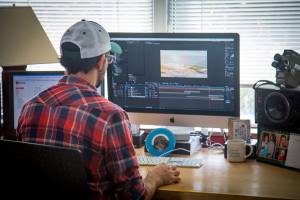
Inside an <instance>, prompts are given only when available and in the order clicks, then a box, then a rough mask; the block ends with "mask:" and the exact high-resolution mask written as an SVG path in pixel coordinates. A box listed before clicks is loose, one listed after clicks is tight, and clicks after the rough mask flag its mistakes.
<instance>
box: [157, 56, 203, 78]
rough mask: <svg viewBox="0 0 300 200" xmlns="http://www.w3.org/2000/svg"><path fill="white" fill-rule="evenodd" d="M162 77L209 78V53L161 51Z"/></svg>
mask: <svg viewBox="0 0 300 200" xmlns="http://www.w3.org/2000/svg"><path fill="white" fill-rule="evenodd" d="M160 71H161V77H170V78H171V77H172V78H176V77H181V78H207V51H199V50H160Z"/></svg>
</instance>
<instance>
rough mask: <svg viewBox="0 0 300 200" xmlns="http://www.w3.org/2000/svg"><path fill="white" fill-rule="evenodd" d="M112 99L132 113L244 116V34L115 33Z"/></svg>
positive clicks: (110, 79) (110, 76)
mask: <svg viewBox="0 0 300 200" xmlns="http://www.w3.org/2000/svg"><path fill="white" fill-rule="evenodd" d="M111 40H112V41H114V42H116V43H118V44H119V45H120V46H121V47H122V49H123V53H122V54H121V55H117V58H116V61H115V62H114V63H113V64H111V66H110V67H109V68H108V69H109V70H108V88H109V99H110V100H111V101H113V102H114V103H116V104H118V105H120V106H121V107H123V108H124V109H125V110H127V111H132V112H158V113H179V114H180V113H183V114H207V115H221V116H238V115H239V36H238V34H229V33H228V34H226V33H225V34H193V33H191V34H189V33H186V34H184V33H182V34H180V33H165V34H164V33H157V34H155V33H149V34H147V33H146V34H145V33H144V34H142V33H141V34H138V33H135V34H134V33H132V34H130V33H114V34H111Z"/></svg>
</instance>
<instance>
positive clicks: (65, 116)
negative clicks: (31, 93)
mask: <svg viewBox="0 0 300 200" xmlns="http://www.w3.org/2000/svg"><path fill="white" fill-rule="evenodd" d="M17 137H18V139H19V140H22V141H26V142H34V143H40V144H49V145H56V146H64V147H72V148H78V149H80V150H81V151H82V153H83V158H84V161H85V165H86V168H87V177H88V184H89V187H90V189H91V190H92V191H93V194H94V196H93V199H144V197H145V194H146V189H145V186H144V182H143V180H142V177H141V176H140V174H139V172H138V163H137V159H136V155H135V150H134V147H133V144H132V138H131V130H130V123H129V121H128V116H127V114H126V112H125V111H124V110H123V109H122V108H120V107H119V106H117V105H115V104H113V103H111V102H110V101H108V100H107V99H105V98H103V97H101V96H100V95H99V94H98V93H97V91H96V88H95V87H94V86H92V85H91V84H89V83H88V82H87V81H85V80H83V79H79V78H76V77H74V76H65V77H63V78H62V79H61V80H60V81H59V82H58V84H56V85H54V86H52V87H50V88H49V89H47V90H45V91H44V92H41V93H40V94H39V95H38V96H36V97H34V98H33V99H32V100H30V101H29V102H27V103H26V104H25V105H24V107H23V110H22V112H21V115H20V118H19V124H18V128H17ZM25 173H26V172H25Z"/></svg>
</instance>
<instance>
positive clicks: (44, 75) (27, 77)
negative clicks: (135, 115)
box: [11, 71, 104, 130]
mask: <svg viewBox="0 0 300 200" xmlns="http://www.w3.org/2000/svg"><path fill="white" fill-rule="evenodd" d="M12 73H13V74H12V84H11V85H12V90H11V93H12V99H13V100H12V101H13V105H12V108H11V109H13V110H12V113H14V115H13V116H14V119H13V120H14V121H13V129H14V130H15V129H16V128H17V126H18V119H19V116H20V113H21V111H22V108H23V105H24V104H25V103H26V102H27V101H28V100H30V99H32V98H33V97H34V96H36V95H37V94H39V93H40V92H42V91H43V90H46V89H47V88H49V87H51V86H52V85H55V84H56V83H57V82H58V81H59V80H60V79H61V78H62V77H63V76H64V72H63V71H60V72H58V71H56V72H50V71H48V72H29V71H28V72H12ZM103 89H104V88H103V87H99V88H98V92H99V93H100V94H103Z"/></svg>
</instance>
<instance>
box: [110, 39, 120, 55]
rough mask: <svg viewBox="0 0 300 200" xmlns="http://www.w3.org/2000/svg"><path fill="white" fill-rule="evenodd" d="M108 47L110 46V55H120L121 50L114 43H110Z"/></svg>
mask: <svg viewBox="0 0 300 200" xmlns="http://www.w3.org/2000/svg"><path fill="white" fill-rule="evenodd" d="M110 45H111V50H110V51H111V52H112V53H117V54H121V53H122V48H121V46H120V45H118V44H117V43H115V42H110Z"/></svg>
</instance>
